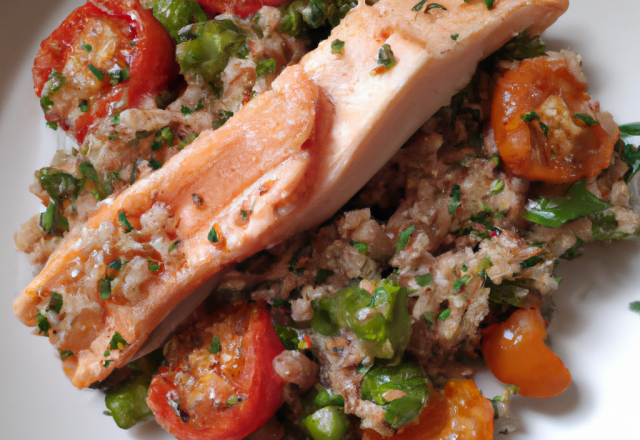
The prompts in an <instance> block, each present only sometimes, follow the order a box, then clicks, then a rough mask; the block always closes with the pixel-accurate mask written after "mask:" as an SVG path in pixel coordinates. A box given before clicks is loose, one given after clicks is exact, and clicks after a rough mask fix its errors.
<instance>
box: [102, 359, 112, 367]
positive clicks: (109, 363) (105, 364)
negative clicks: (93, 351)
mask: <svg viewBox="0 0 640 440" xmlns="http://www.w3.org/2000/svg"><path fill="white" fill-rule="evenodd" d="M111 362H113V361H112V360H108V361H104V368H109V365H111Z"/></svg>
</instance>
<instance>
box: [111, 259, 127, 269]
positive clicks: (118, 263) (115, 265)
mask: <svg viewBox="0 0 640 440" xmlns="http://www.w3.org/2000/svg"><path fill="white" fill-rule="evenodd" d="M122 266H124V265H123V264H122V260H121V259H120V258H116V259H115V260H113V261H112V262H111V263H109V266H108V267H109V269H113V270H117V271H119V270H121V269H122Z"/></svg>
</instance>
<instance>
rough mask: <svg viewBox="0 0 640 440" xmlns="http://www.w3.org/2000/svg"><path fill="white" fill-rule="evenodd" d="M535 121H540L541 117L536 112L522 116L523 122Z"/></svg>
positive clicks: (532, 111)
mask: <svg viewBox="0 0 640 440" xmlns="http://www.w3.org/2000/svg"><path fill="white" fill-rule="evenodd" d="M535 120H540V115H539V114H538V112H536V111H535V110H531V111H530V112H529V113H525V114H524V115H522V121H523V122H533V121H535Z"/></svg>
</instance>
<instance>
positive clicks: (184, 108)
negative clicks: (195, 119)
mask: <svg viewBox="0 0 640 440" xmlns="http://www.w3.org/2000/svg"><path fill="white" fill-rule="evenodd" d="M203 108H204V106H203V105H202V99H201V100H200V101H198V105H196V106H195V108H189V107H187V106H186V105H183V106H182V107H181V108H180V111H182V114H183V115H184V116H189V115H190V114H191V113H193V112H197V111H199V110H202V109H203Z"/></svg>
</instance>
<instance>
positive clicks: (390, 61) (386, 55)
mask: <svg viewBox="0 0 640 440" xmlns="http://www.w3.org/2000/svg"><path fill="white" fill-rule="evenodd" d="M376 61H377V63H378V64H380V65H381V66H384V67H385V69H386V70H389V69H391V68H392V67H393V66H395V65H396V58H395V57H394V55H393V51H392V50H391V46H389V45H388V44H383V45H382V47H381V48H380V50H378V58H377V59H376Z"/></svg>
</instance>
